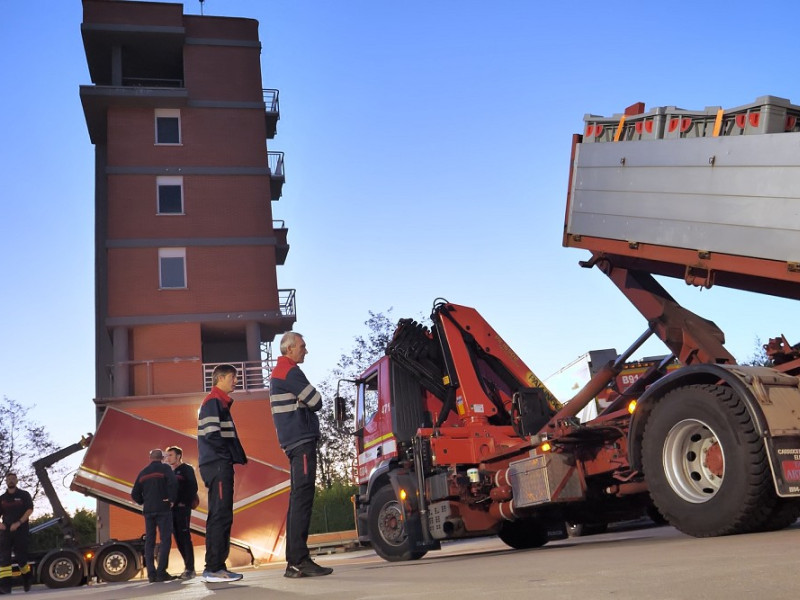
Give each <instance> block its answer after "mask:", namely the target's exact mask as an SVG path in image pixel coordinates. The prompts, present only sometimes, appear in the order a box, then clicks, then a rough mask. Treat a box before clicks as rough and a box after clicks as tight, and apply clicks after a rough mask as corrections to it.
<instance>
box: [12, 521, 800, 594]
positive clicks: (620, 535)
mask: <svg viewBox="0 0 800 600" xmlns="http://www.w3.org/2000/svg"><path fill="white" fill-rule="evenodd" d="M798 554H800V525H798V524H795V525H794V526H793V527H791V528H789V529H786V530H783V531H777V532H772V533H762V534H752V535H740V536H732V537H724V538H709V539H696V538H692V537H689V536H686V535H683V534H681V533H680V532H678V531H676V530H675V529H673V528H672V527H647V528H641V529H627V530H626V529H624V528H623V529H621V530H620V529H617V530H616V531H613V532H609V533H606V534H602V535H595V536H588V537H583V538H577V539H567V540H561V541H558V542H551V543H550V544H548V545H546V546H545V547H543V548H540V549H537V550H526V551H514V550H511V549H509V548H508V547H506V546H505V545H504V544H503V543H502V542H500V541H499V540H498V539H497V538H489V539H479V540H468V541H461V542H452V543H448V544H447V545H445V547H444V548H443V549H442V550H441V551H437V552H431V553H429V554H428V555H427V556H425V557H424V558H423V559H421V560H418V561H414V562H405V563H387V562H384V561H382V560H381V559H379V558H378V557H377V556H375V554H374V553H373V552H372V551H369V550H358V551H355V552H348V553H343V554H334V555H329V556H321V557H317V561H318V562H319V563H320V564H324V565H326V566H331V567H333V568H334V569H335V571H334V573H333V575H330V576H328V577H319V578H307V579H286V578H284V577H283V569H284V567H285V565H282V564H271V565H266V566H262V567H260V568H257V569H252V568H248V569H242V570H241V572H242V573H243V574H244V579H243V580H242V581H240V582H238V583H232V584H225V583H217V584H206V583H203V582H202V581H200V580H199V579H194V580H191V581H188V582H171V583H154V584H150V583H147V582H146V581H142V580H133V581H130V582H127V583H116V584H98V585H92V586H83V587H80V588H69V589H65V590H50V589H47V588H44V587H42V586H38V585H37V586H35V587H34V589H33V590H32V591H31V593H28V594H26V595H25V599H26V600H37V599H43V600H56V598H63V599H69V600H72V599H79V598H80V599H81V600H83V599H87V600H125V599H128V598H148V597H150V598H156V599H158V600H161V599H164V600H173V599H175V600H178V599H180V600H196V599H200V598H209V599H212V598H213V599H230V600H240V599H241V600H249V599H256V598H257V599H259V600H264V599H269V600H298V599H300V598H319V600H338V599H348V600H423V599H425V600H427V599H436V600H470V599H473V598H491V599H492V600H520V599H529V598H530V599H538V600H544V599H546V598H553V599H554V600H570V599H573V598H574V599H581V600H598V599H606V598H607V599H612V600H628V599H630V600H633V599H636V600H641V599H645V598H647V599H650V598H654V599H659V600H689V599H696V600H716V599H720V600H723V599H724V600H737V599H740V598H742V599H744V598H746V599H748V600H760V599H762V598H769V599H771V600H772V599H774V600H781V599H784V598H786V599H789V598H791V599H792V600H794V599H795V598H797V597H798V595H800V568H798V565H799V563H800V557H798ZM21 592H22V590H21V589H19V588H14V593H15V594H17V593H20V594H21Z"/></svg>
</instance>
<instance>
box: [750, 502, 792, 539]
mask: <svg viewBox="0 0 800 600" xmlns="http://www.w3.org/2000/svg"><path fill="white" fill-rule="evenodd" d="M798 517H800V500H798V499H797V498H778V497H777V494H776V502H775V506H774V507H773V509H772V512H770V513H769V515H768V516H767V517H766V519H765V520H764V522H763V523H760V524H757V525H756V527H755V528H754V529H753V531H754V532H755V531H778V530H780V529H785V528H786V527H788V526H789V525H791V524H792V523H794V522H795V521H797V519H798Z"/></svg>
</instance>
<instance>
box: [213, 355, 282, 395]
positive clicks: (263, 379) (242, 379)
mask: <svg viewBox="0 0 800 600" xmlns="http://www.w3.org/2000/svg"><path fill="white" fill-rule="evenodd" d="M222 364H227V365H233V366H234V367H236V370H237V371H238V375H239V378H238V380H237V382H236V391H243V392H246V391H248V390H265V389H267V388H269V377H270V374H271V373H272V369H273V368H274V367H275V361H274V360H273V359H272V358H267V359H265V360H249V361H246V362H227V363H203V388H204V389H205V391H206V392H209V391H211V388H212V387H214V384H213V379H212V374H213V373H214V369H215V368H216V367H217V366H219V365H222Z"/></svg>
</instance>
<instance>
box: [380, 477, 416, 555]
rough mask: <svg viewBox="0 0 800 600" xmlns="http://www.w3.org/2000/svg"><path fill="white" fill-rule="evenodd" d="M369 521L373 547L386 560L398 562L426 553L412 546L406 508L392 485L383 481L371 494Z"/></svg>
mask: <svg viewBox="0 0 800 600" xmlns="http://www.w3.org/2000/svg"><path fill="white" fill-rule="evenodd" d="M367 523H368V527H369V541H370V542H371V543H372V548H373V549H374V550H375V552H376V553H377V555H378V556H380V557H381V558H382V559H383V560H388V561H390V562H397V561H401V560H417V559H419V558H422V557H423V556H425V551H424V550H413V549H412V548H411V543H410V542H409V539H408V535H407V533H406V528H405V519H404V517H403V508H402V507H401V506H400V502H399V501H398V500H397V497H396V496H395V494H394V490H393V489H392V486H391V485H389V484H386V485H384V486H383V487H381V488H380V489H378V491H377V492H375V494H374V495H373V496H372V499H371V500H370V501H369V509H368V511H367Z"/></svg>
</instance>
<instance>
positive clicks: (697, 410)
mask: <svg viewBox="0 0 800 600" xmlns="http://www.w3.org/2000/svg"><path fill="white" fill-rule="evenodd" d="M642 465H643V467H644V473H645V479H646V481H647V484H648V487H649V488H650V495H651V497H652V499H653V502H654V504H655V505H656V507H657V508H658V511H659V512H660V513H661V514H662V515H663V516H664V518H666V519H667V521H669V523H670V524H671V525H673V526H674V527H676V528H678V529H680V530H681V531H683V532H684V533H687V534H689V535H693V536H695V537H709V536H718V535H730V534H735V533H744V532H747V531H753V529H754V528H756V527H758V526H760V525H761V524H763V523H764V521H765V519H766V517H767V515H768V514H769V512H771V510H772V507H773V506H774V504H775V502H774V499H773V497H774V491H771V490H772V481H771V480H770V470H769V467H768V464H767V456H766V451H765V449H764V444H763V443H762V442H761V439H760V438H759V435H758V433H757V432H756V429H755V427H754V425H753V422H752V420H751V418H750V415H749V413H748V412H747V410H746V408H745V405H744V403H743V402H742V401H741V400H740V399H739V398H738V396H736V395H735V394H734V392H733V391H732V390H731V389H730V388H727V387H722V386H717V385H690V386H686V387H682V388H678V389H675V390H673V391H672V392H669V393H668V394H666V395H665V396H664V398H663V399H662V400H661V401H660V402H659V403H658V404H657V405H656V406H655V408H654V409H653V412H652V414H651V415H650V418H649V419H648V421H647V425H646V426H645V432H644V438H643V440H642ZM765 507H767V508H768V510H766V511H765Z"/></svg>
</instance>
